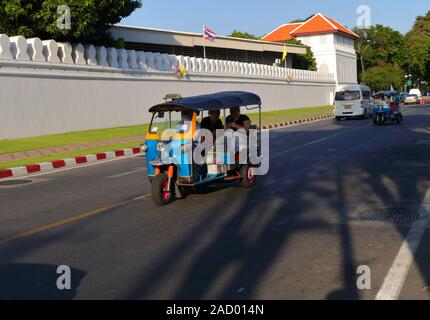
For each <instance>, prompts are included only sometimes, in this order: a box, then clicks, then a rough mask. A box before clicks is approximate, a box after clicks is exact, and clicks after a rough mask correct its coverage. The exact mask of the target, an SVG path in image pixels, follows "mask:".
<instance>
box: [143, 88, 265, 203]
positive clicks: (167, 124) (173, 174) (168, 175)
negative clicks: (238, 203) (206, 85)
mask: <svg viewBox="0 0 430 320" xmlns="http://www.w3.org/2000/svg"><path fill="white" fill-rule="evenodd" d="M165 100H166V102H165V103H162V104H158V105H156V106H153V107H152V108H150V109H149V112H150V113H152V120H151V123H150V126H149V131H148V133H147V134H146V141H145V143H144V144H143V145H141V150H142V152H144V153H145V156H146V167H147V173H148V177H149V181H150V183H151V195H152V199H153V201H154V202H155V203H156V204H157V205H159V206H163V205H166V204H169V203H170V202H172V201H173V200H175V199H178V198H183V196H184V194H185V192H186V191H187V189H190V188H195V187H198V186H201V185H205V184H209V183H212V182H215V181H228V182H232V181H240V183H241V185H242V186H243V187H252V186H254V184H255V180H256V178H255V175H254V168H255V166H254V165H253V164H251V163H250V162H249V161H248V160H249V159H248V158H247V160H246V162H245V163H244V162H243V161H241V162H240V163H239V161H237V160H238V159H237V158H238V154H235V155H234V157H235V159H234V160H232V159H231V153H229V152H227V150H226V148H225V149H224V150H216V147H214V148H213V149H212V150H210V151H204V152H206V153H207V154H205V155H204V156H205V157H204V159H205V160H204V163H196V161H194V159H193V154H194V151H195V148H196V147H197V144H198V138H197V139H196V135H198V134H199V133H198V132H199V126H200V125H199V123H198V117H199V116H201V117H203V113H204V112H209V111H211V110H219V111H220V113H221V112H223V118H224V120H225V119H226V109H228V108H237V107H246V109H247V110H252V109H258V111H259V113H258V114H259V126H258V127H257V126H253V129H256V132H258V135H259V136H260V134H261V99H260V97H259V96H258V95H256V94H254V93H249V92H236V91H229V92H219V93H214V94H208V95H201V96H194V97H187V98H182V97H181V96H180V95H168V96H166V97H165ZM168 100H170V101H168ZM184 117H185V118H187V120H188V121H184ZM224 122H225V121H224ZM226 129H227V124H226V123H224V130H226ZM169 132H170V133H169ZM223 132H224V131H223ZM248 139H249V137H248ZM258 143H260V141H259V142H258ZM204 152H203V153H204ZM248 156H249V155H247V157H248ZM229 157H230V158H229Z"/></svg>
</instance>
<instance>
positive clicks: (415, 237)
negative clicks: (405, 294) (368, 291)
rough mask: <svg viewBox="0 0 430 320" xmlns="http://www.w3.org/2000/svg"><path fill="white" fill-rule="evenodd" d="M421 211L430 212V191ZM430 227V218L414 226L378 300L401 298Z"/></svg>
mask: <svg viewBox="0 0 430 320" xmlns="http://www.w3.org/2000/svg"><path fill="white" fill-rule="evenodd" d="M420 209H421V210H424V211H425V212H430V189H429V190H428V191H427V194H426V196H425V198H424V201H423V203H422V204H421V207H420ZM429 225H430V218H426V219H422V220H418V221H415V222H414V223H413V224H412V227H411V229H410V230H409V233H408V235H407V237H406V239H405V240H404V241H403V244H402V246H401V248H400V251H399V253H398V254H397V257H396V259H395V260H394V262H393V265H392V266H391V269H390V271H389V272H388V274H387V276H386V277H385V280H384V283H383V284H382V287H381V288H380V289H379V292H378V294H377V295H376V298H375V299H376V300H397V299H398V298H399V296H400V292H401V290H402V287H403V284H404V283H405V280H406V277H407V275H408V272H409V269H410V267H411V265H412V262H413V261H414V257H415V254H416V252H417V250H418V247H419V245H420V242H421V240H422V238H423V236H424V233H425V231H426V230H427V228H428V227H429Z"/></svg>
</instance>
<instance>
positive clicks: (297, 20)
mask: <svg viewBox="0 0 430 320" xmlns="http://www.w3.org/2000/svg"><path fill="white" fill-rule="evenodd" d="M314 16H315V14H312V15H310V16H309V17H307V18H306V19H295V20H293V21H291V22H290V23H298V22H306V21H308V20H309V19H310V18H313V17H314Z"/></svg>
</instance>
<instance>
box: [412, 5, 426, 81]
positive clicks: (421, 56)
mask: <svg viewBox="0 0 430 320" xmlns="http://www.w3.org/2000/svg"><path fill="white" fill-rule="evenodd" d="M406 43H407V46H408V48H409V54H410V56H409V66H410V70H411V73H412V75H413V76H414V78H415V79H416V80H423V79H424V80H427V81H428V82H430V11H428V12H427V14H426V15H425V16H419V17H417V19H416V21H415V24H414V26H413V27H412V30H411V31H410V32H409V33H407V34H406ZM408 71H409V70H408Z"/></svg>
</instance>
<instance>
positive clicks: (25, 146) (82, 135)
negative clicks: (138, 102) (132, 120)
mask: <svg viewBox="0 0 430 320" xmlns="http://www.w3.org/2000/svg"><path fill="white" fill-rule="evenodd" d="M148 127H149V125H148V124H144V125H140V126H130V127H119V128H111V129H99V130H88V131H79V132H69V133H63V134H53V135H48V136H40V137H33V138H22V139H13V140H0V154H2V153H12V152H20V151H28V150H37V149H43V148H52V147H62V146H67V145H72V144H79V143H87V142H96V141H106V140H112V139H117V138H126V137H133V136H142V135H145V134H146V132H147V131H148Z"/></svg>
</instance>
